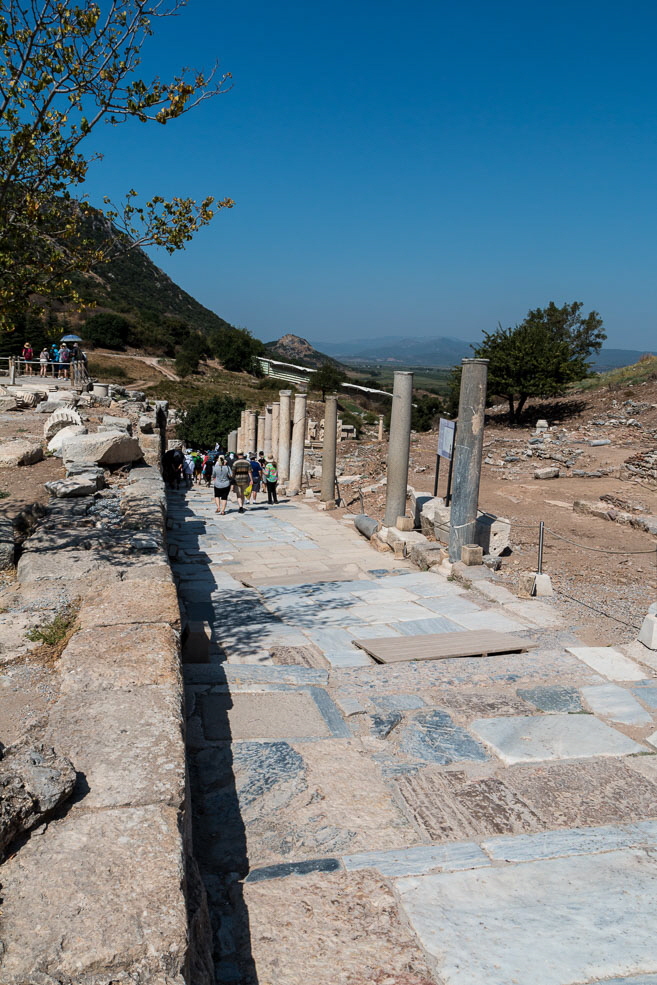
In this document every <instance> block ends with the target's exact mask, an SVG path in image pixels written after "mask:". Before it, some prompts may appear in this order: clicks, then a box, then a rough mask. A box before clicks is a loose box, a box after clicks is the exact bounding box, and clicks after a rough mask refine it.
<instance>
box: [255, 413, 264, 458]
mask: <svg viewBox="0 0 657 985" xmlns="http://www.w3.org/2000/svg"><path fill="white" fill-rule="evenodd" d="M264 448H265V415H264V414H258V431H257V435H256V447H255V448H254V449H253V450H254V451H255V453H256V455H259V454H260V452H261V451H264Z"/></svg>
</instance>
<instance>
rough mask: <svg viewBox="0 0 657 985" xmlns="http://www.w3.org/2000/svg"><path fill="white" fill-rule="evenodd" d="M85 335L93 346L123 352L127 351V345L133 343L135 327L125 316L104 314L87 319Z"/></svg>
mask: <svg viewBox="0 0 657 985" xmlns="http://www.w3.org/2000/svg"><path fill="white" fill-rule="evenodd" d="M83 334H84V337H85V339H86V340H87V341H88V342H91V343H92V345H99V346H102V347H103V348H104V349H120V350H121V349H125V347H126V345H127V343H128V342H130V341H131V339H132V337H133V327H132V322H130V321H128V319H127V318H124V317H123V315H115V314H113V313H112V312H102V313H101V314H99V315H92V316H91V318H88V319H87V321H86V322H85V324H84V328H83Z"/></svg>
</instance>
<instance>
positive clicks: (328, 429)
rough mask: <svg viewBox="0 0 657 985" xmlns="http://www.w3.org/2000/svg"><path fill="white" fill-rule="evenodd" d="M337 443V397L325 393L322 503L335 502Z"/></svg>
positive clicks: (334, 394) (333, 394)
mask: <svg viewBox="0 0 657 985" xmlns="http://www.w3.org/2000/svg"><path fill="white" fill-rule="evenodd" d="M337 441H338V395H337V393H327V394H326V403H325V404H324V444H323V447H322V490H321V493H320V497H319V498H320V499H321V501H322V502H323V503H334V502H335V456H336V447H337Z"/></svg>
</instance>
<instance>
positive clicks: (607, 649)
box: [566, 646, 646, 681]
mask: <svg viewBox="0 0 657 985" xmlns="http://www.w3.org/2000/svg"><path fill="white" fill-rule="evenodd" d="M566 649H567V650H568V652H569V653H572V654H573V656H575V657H577V659H578V660H582V661H583V662H584V663H585V664H588V666H589V667H592V668H593V670H597V672H598V673H599V674H603V675H604V676H605V677H608V678H609V679H610V680H612V681H641V680H643V679H644V677H645V676H646V674H645V671H643V670H641V668H640V667H639V666H638V664H635V663H634V661H633V660H629V659H628V657H624V656H623V654H622V653H619V652H618V650H614V649H613V647H611V646H567V647H566Z"/></svg>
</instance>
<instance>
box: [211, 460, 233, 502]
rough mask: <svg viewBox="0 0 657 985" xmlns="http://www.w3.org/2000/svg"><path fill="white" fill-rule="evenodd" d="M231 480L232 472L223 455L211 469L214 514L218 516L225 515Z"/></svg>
mask: <svg viewBox="0 0 657 985" xmlns="http://www.w3.org/2000/svg"><path fill="white" fill-rule="evenodd" d="M232 479H233V471H232V469H231V467H230V465H228V463H227V462H226V459H225V458H224V456H223V455H220V456H219V458H218V459H217V463H216V465H215V466H214V468H213V469H212V482H213V484H214V502H215V505H216V507H217V509H216V512H217V513H218V514H219V515H220V516H225V515H226V505H227V503H228V493H229V492H230V484H231V482H232Z"/></svg>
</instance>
